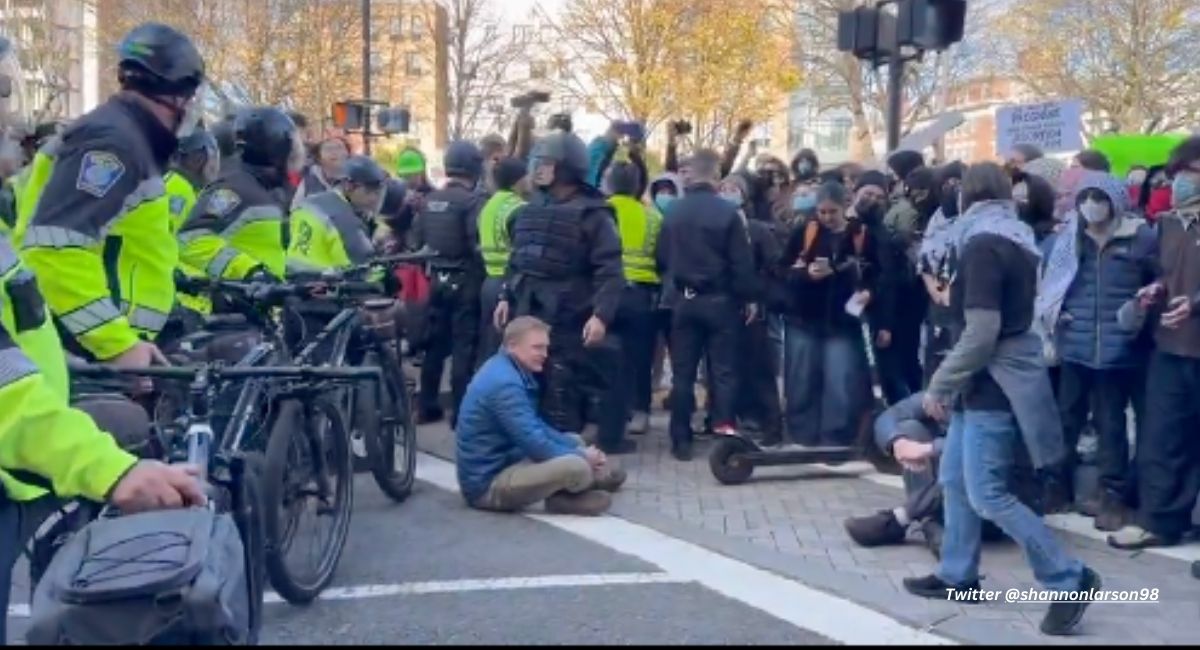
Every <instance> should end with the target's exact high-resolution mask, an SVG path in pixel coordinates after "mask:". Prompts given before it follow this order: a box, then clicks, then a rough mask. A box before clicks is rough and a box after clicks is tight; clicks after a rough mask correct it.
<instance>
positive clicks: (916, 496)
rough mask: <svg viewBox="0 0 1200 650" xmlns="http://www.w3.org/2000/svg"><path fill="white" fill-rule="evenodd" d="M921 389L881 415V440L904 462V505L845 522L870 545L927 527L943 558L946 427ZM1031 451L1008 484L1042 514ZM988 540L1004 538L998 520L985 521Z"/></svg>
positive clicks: (925, 533)
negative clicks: (941, 472) (941, 471)
mask: <svg viewBox="0 0 1200 650" xmlns="http://www.w3.org/2000/svg"><path fill="white" fill-rule="evenodd" d="M924 398H925V394H924V393H917V394H916V395H913V396H912V397H909V398H908V399H905V400H903V401H901V402H898V403H896V404H894V405H892V406H891V407H890V408H888V409H887V410H886V411H884V412H883V413H882V414H880V416H879V417H878V418H876V420H875V444H876V446H878V447H879V450H880V451H882V452H883V453H884V454H885V455H886V456H888V457H889V458H894V459H896V461H897V462H899V463H900V465H901V466H902V467H904V495H905V499H904V505H902V506H900V507H897V508H895V509H891V510H881V511H879V512H878V513H876V514H873V515H867V516H864V517H851V518H849V519H847V520H846V521H845V522H844V523H843V526H844V527H845V528H846V533H847V534H848V535H850V539H852V540H854V543H855V544H858V545H859V546H862V547H865V548H874V547H877V546H891V545H896V544H903V543H904V540H905V539H906V538H907V536H908V531H909V530H911V529H917V530H919V531H920V532H921V536H922V537H923V539H924V542H925V547H926V548H928V549H929V552H930V553H933V556H934V557H935V558H939V559H940V558H941V553H942V535H943V533H944V530H945V529H944V528H943V525H942V488H941V486H940V485H938V459H939V458H940V457H941V455H942V447H944V446H945V444H946V427H945V426H944V425H943V424H941V423H939V422H938V421H937V420H935V419H933V418H931V417H929V416H928V415H927V414H926V413H925V410H924V407H923V406H922V402H923V400H924ZM1032 476H1033V473H1032V468H1031V466H1030V464H1029V458H1028V454H1022V455H1021V456H1020V457H1019V462H1018V463H1017V464H1016V466H1015V467H1014V468H1013V471H1012V473H1011V474H1010V476H1009V480H1008V483H1009V485H1010V486H1012V488H1013V491H1014V493H1016V495H1017V498H1018V499H1019V500H1020V501H1021V502H1022V503H1024V504H1026V505H1028V506H1030V508H1032V509H1033V510H1034V511H1035V512H1039V513H1040V508H1039V505H1038V503H1037V499H1038V497H1039V496H1040V490H1039V489H1037V488H1038V485H1037V483H1036V482H1035V481H1033V480H1032ZM982 537H983V540H984V541H985V542H998V541H1000V540H1001V539H1003V538H1004V533H1003V531H1001V530H1000V529H999V528H998V527H997V526H996V525H995V524H994V523H992V522H990V521H985V522H984V523H983V531H982Z"/></svg>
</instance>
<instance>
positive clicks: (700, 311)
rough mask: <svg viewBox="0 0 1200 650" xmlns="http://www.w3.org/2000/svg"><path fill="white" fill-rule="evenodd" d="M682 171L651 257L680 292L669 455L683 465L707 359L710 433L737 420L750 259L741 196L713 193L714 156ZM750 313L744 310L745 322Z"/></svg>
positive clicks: (700, 157)
mask: <svg viewBox="0 0 1200 650" xmlns="http://www.w3.org/2000/svg"><path fill="white" fill-rule="evenodd" d="M683 171H684V176H685V178H687V179H688V186H687V188H686V194H685V195H684V197H683V198H682V199H679V200H677V201H675V202H674V203H673V204H672V205H671V209H670V210H669V211H668V212H667V216H666V218H665V219H664V221H663V229H662V234H661V236H660V239H659V246H658V251H657V258H658V266H659V270H660V271H663V272H665V273H666V274H669V275H670V277H671V278H672V281H673V282H674V283H675V286H676V289H678V291H679V297H678V301H677V303H676V304H675V305H674V322H673V324H672V331H671V366H672V374H673V378H674V383H673V386H672V389H671V453H672V455H674V456H675V458H676V459H678V460H680V461H683V462H687V461H689V460H691V458H692V438H693V434H692V425H691V422H692V412H693V410H694V409H695V401H696V397H695V392H694V390H695V384H696V374H697V371H698V366H699V364H700V361H701V359H704V358H705V356H706V355H707V357H708V360H709V366H708V367H709V371H710V373H711V375H712V377H711V384H712V386H713V389H714V392H715V393H716V394H715V395H714V396H712V398H711V403H712V405H713V408H712V411H711V416H712V421H713V425H714V426H713V430H714V431H716V432H718V433H723V432H729V431H730V430H732V428H733V426H734V423H735V400H736V396H737V373H736V370H735V358H734V357H735V352H734V351H735V350H736V349H737V341H738V332H739V330H740V328H741V322H740V321H739V319H741V318H742V310H743V307H742V306H743V304H744V303H746V302H748V299H749V298H751V297H752V295H753V292H754V260H753V257H752V255H751V251H750V242H749V238H748V236H747V234H746V227H745V224H744V223H743V221H742V217H741V215H740V214H739V209H740V205H738V204H740V200H741V199H740V197H737V200H736V201H735V200H732V199H731V200H726V199H724V198H722V197H721V196H719V195H718V194H717V186H718V185H717V184H718V183H719V182H720V174H721V159H720V157H719V156H718V155H717V154H716V153H715V152H713V151H708V150H702V151H699V152H697V153H696V154H695V155H694V156H693V157H692V159H691V160H689V161H687V163H686V164H685V165H684V166H683ZM735 203H737V204H735ZM747 310H748V311H750V312H754V311H755V308H754V307H752V306H751V307H747ZM754 316H755V314H754V313H750V314H749V317H750V318H748V319H747V320H752V319H753V317H754Z"/></svg>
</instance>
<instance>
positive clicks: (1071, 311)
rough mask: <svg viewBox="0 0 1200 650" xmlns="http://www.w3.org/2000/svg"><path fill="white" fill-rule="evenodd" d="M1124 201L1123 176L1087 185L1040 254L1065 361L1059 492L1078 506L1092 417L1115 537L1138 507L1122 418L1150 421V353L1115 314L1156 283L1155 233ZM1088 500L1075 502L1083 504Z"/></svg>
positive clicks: (1047, 311) (1049, 321)
mask: <svg viewBox="0 0 1200 650" xmlns="http://www.w3.org/2000/svg"><path fill="white" fill-rule="evenodd" d="M1127 199H1128V194H1127V193H1126V192H1125V188H1124V186H1123V185H1122V183H1121V181H1120V180H1119V179H1117V178H1116V177H1114V176H1111V175H1109V174H1105V173H1101V172H1089V173H1088V174H1087V175H1085V176H1084V177H1083V179H1082V180H1081V181H1080V184H1079V190H1078V194H1077V196H1076V199H1075V205H1076V211H1075V213H1074V215H1073V216H1072V218H1071V220H1070V221H1068V222H1067V224H1066V227H1065V228H1064V229H1063V231H1062V232H1061V233H1059V234H1057V235H1054V236H1052V237H1051V238H1050V239H1048V240H1047V241H1046V242H1045V243H1044V244H1043V245H1042V249H1043V250H1044V251H1048V253H1047V255H1046V260H1045V263H1044V269H1045V270H1044V271H1043V273H1042V280H1041V282H1040V286H1039V288H1038V300H1037V312H1036V315H1037V318H1038V322H1039V324H1040V327H1041V329H1042V331H1043V332H1044V336H1045V337H1046V338H1047V339H1048V340H1049V341H1051V342H1052V343H1053V345H1054V349H1055V351H1056V357H1057V358H1058V360H1059V361H1060V362H1061V370H1060V378H1059V390H1058V402H1059V408H1060V410H1061V412H1062V415H1063V440H1064V442H1065V443H1066V448H1067V458H1066V460H1065V461H1064V462H1063V464H1062V466H1061V472H1060V477H1059V481H1058V484H1059V485H1061V486H1063V487H1064V488H1066V490H1067V494H1066V495H1065V502H1066V503H1071V502H1072V501H1073V499H1072V498H1071V495H1070V488H1071V486H1073V485H1074V484H1075V481H1074V474H1075V469H1076V467H1077V466H1078V465H1079V458H1078V454H1077V453H1076V447H1077V446H1078V444H1079V435H1080V433H1081V432H1082V430H1083V429H1084V427H1085V426H1086V425H1087V424H1088V419H1089V414H1091V415H1092V418H1093V419H1094V421H1095V427H1096V434H1097V436H1098V440H1099V444H1100V447H1099V457H1098V458H1099V465H1100V484H1101V493H1100V495H1099V507H1098V514H1097V515H1096V519H1095V526H1096V529H1097V530H1104V531H1110V532H1111V531H1115V530H1118V529H1120V528H1122V527H1123V526H1124V525H1125V523H1126V522H1127V519H1128V510H1127V507H1128V505H1129V504H1131V503H1132V502H1133V489H1132V488H1133V485H1131V478H1132V477H1131V475H1130V463H1129V437H1128V432H1127V431H1126V422H1127V420H1126V415H1125V414H1126V410H1127V409H1128V408H1129V406H1130V405H1131V404H1132V405H1133V406H1134V408H1135V411H1136V413H1137V419H1138V421H1139V422H1142V421H1144V419H1145V413H1144V409H1143V408H1142V406H1143V400H1142V399H1141V397H1142V395H1141V393H1142V387H1143V386H1144V383H1145V381H1144V379H1145V372H1144V360H1145V359H1146V357H1147V355H1148V353H1149V350H1148V349H1147V347H1146V346H1145V345H1144V343H1145V341H1144V339H1143V338H1142V337H1139V336H1138V333H1137V332H1128V331H1125V330H1124V329H1122V328H1121V327H1120V326H1119V324H1118V322H1117V312H1118V310H1119V309H1120V308H1121V306H1122V305H1124V304H1125V303H1126V302H1128V301H1129V300H1131V299H1133V297H1134V296H1135V295H1136V294H1137V292H1138V290H1139V289H1140V288H1141V287H1143V286H1145V285H1147V284H1149V283H1150V282H1151V281H1153V280H1154V279H1155V260H1154V254H1155V247H1156V241H1155V235H1154V232H1153V230H1152V229H1151V228H1150V227H1149V226H1147V225H1146V224H1145V223H1144V222H1143V221H1142V220H1141V219H1138V218H1136V216H1133V215H1130V214H1128V200H1127ZM1085 496H1088V497H1090V495H1076V497H1077V498H1078V499H1079V500H1080V501H1082V499H1083V498H1085Z"/></svg>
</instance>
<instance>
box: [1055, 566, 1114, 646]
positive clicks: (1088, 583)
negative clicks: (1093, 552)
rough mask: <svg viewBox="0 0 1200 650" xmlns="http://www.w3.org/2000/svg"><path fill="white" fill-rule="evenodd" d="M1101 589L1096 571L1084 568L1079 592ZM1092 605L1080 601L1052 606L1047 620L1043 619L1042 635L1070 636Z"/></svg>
mask: <svg viewBox="0 0 1200 650" xmlns="http://www.w3.org/2000/svg"><path fill="white" fill-rule="evenodd" d="M1099 588H1100V576H1099V575H1097V574H1096V572H1095V571H1092V570H1091V569H1089V568H1087V567H1084V568H1083V579H1082V580H1080V582H1079V591H1089V590H1092V589H1099ZM1090 604H1091V601H1088V600H1082V599H1078V600H1072V601H1069V602H1062V603H1054V604H1053V605H1050V611H1048V612H1046V618H1044V619H1042V626H1041V627H1042V634H1048V635H1050V636H1066V635H1068V634H1070V633H1071V632H1072V631H1074V630H1075V627H1076V626H1078V625H1079V621H1081V620H1083V613H1084V612H1085V611H1087V608H1088V605H1090Z"/></svg>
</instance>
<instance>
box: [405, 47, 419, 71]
mask: <svg viewBox="0 0 1200 650" xmlns="http://www.w3.org/2000/svg"><path fill="white" fill-rule="evenodd" d="M404 73H405V74H407V75H408V76H410V77H416V76H418V75H420V74H421V54H420V53H419V52H409V53H407V54H405V55H404Z"/></svg>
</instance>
